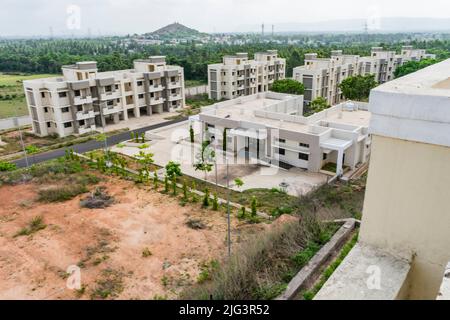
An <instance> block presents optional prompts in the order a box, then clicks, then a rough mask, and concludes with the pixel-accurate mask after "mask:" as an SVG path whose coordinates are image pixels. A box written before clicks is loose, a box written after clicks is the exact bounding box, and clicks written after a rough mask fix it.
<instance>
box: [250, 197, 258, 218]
mask: <svg viewBox="0 0 450 320" xmlns="http://www.w3.org/2000/svg"><path fill="white" fill-rule="evenodd" d="M257 206H258V202H257V201H256V197H252V203H251V208H252V217H256V215H257V213H258V211H257V208H256V207H257Z"/></svg>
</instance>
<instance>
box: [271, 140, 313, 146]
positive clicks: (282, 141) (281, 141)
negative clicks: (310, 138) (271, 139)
mask: <svg viewBox="0 0 450 320" xmlns="http://www.w3.org/2000/svg"><path fill="white" fill-rule="evenodd" d="M275 141H276V142H278V143H286V139H281V138H275ZM298 145H299V147H303V148H309V144H308V143H303V142H299V144H298Z"/></svg>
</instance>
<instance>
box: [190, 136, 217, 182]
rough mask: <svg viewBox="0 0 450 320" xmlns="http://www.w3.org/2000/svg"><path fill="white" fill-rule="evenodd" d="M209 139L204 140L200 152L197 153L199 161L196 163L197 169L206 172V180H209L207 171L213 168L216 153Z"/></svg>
mask: <svg viewBox="0 0 450 320" xmlns="http://www.w3.org/2000/svg"><path fill="white" fill-rule="evenodd" d="M209 144H210V142H209V141H203V143H202V149H201V152H200V154H198V155H197V162H196V163H195V164H194V168H195V170H196V171H197V170H200V171H203V172H204V173H205V180H207V177H208V176H207V173H208V172H210V171H211V170H212V167H213V162H214V157H215V156H216V153H215V152H214V150H213V149H212V148H211V147H210V146H209Z"/></svg>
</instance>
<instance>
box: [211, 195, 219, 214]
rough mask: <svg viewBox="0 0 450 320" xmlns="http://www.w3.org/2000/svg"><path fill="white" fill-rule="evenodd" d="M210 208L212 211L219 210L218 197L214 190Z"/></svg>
mask: <svg viewBox="0 0 450 320" xmlns="http://www.w3.org/2000/svg"><path fill="white" fill-rule="evenodd" d="M212 209H213V210H214V211H217V210H219V199H218V198H217V192H214V199H213V204H212Z"/></svg>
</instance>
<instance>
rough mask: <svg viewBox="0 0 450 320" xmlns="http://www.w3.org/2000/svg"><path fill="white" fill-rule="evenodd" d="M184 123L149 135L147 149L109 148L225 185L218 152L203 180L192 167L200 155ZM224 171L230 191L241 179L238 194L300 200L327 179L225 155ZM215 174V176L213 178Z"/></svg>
mask: <svg viewBox="0 0 450 320" xmlns="http://www.w3.org/2000/svg"><path fill="white" fill-rule="evenodd" d="M188 128H189V124H188V122H182V123H178V124H175V125H172V126H168V127H164V128H161V129H157V130H153V131H149V132H147V133H146V138H147V139H149V140H150V141H149V142H147V144H148V145H149V148H147V149H139V148H138V147H136V146H132V145H129V146H127V145H126V144H125V145H122V146H120V147H118V146H115V147H113V149H112V150H113V151H114V152H119V153H122V154H126V155H128V156H135V155H137V154H138V153H139V152H140V151H144V152H151V153H153V154H154V157H153V158H154V160H155V164H157V165H159V166H165V165H166V164H167V163H168V162H169V161H175V162H178V163H180V164H181V170H182V172H183V173H184V174H186V175H190V176H193V177H195V178H198V179H205V178H206V180H208V181H210V182H213V183H216V176H217V183H218V184H219V185H222V186H226V184H227V174H226V170H227V166H226V160H225V156H224V154H223V152H222V151H220V150H219V151H217V155H216V161H217V170H216V168H215V167H213V169H212V171H211V172H209V173H208V174H207V175H206V177H205V173H204V172H202V171H196V170H195V169H194V167H193V164H194V163H195V162H196V159H197V157H198V155H199V153H200V150H201V146H200V144H199V143H194V144H191V143H190V141H189V138H188V137H189V130H188ZM194 131H195V133H196V135H198V133H199V132H200V127H199V125H198V123H197V124H195V125H194ZM228 159H229V160H228V163H229V166H228V170H229V176H230V187H231V188H232V189H234V190H239V189H238V188H237V187H236V186H235V185H234V182H233V181H234V179H235V178H241V179H242V180H243V181H244V186H243V187H242V188H241V190H247V189H254V188H268V189H270V188H282V189H284V190H286V191H287V192H288V193H289V194H291V195H293V196H300V195H304V194H306V193H308V192H309V191H311V190H312V189H313V188H315V187H317V186H319V185H321V184H324V183H325V182H326V181H327V176H326V175H324V174H321V173H311V172H308V171H305V170H303V169H300V168H292V169H290V170H285V169H282V168H279V167H275V166H265V165H261V164H257V163H252V162H250V163H249V162H245V159H242V158H234V157H233V156H232V155H231V154H228ZM216 171H217V174H216Z"/></svg>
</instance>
